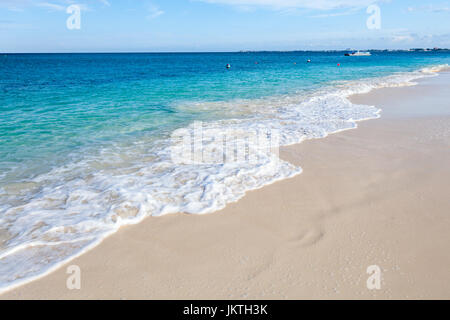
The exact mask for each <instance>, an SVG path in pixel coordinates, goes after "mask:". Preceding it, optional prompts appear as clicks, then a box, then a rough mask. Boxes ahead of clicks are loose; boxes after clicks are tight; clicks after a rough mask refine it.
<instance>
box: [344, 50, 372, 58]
mask: <svg viewBox="0 0 450 320" xmlns="http://www.w3.org/2000/svg"><path fill="white" fill-rule="evenodd" d="M371 55H372V54H371V53H370V52H369V51H356V52H352V53H346V54H345V56H347V57H368V56H371Z"/></svg>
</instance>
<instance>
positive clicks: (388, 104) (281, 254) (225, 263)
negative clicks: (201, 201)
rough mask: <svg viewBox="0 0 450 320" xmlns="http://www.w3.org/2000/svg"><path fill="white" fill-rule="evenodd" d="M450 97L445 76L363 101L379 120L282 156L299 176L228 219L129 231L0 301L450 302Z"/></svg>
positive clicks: (232, 208)
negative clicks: (374, 285) (74, 270)
mask: <svg viewBox="0 0 450 320" xmlns="http://www.w3.org/2000/svg"><path fill="white" fill-rule="evenodd" d="M449 89H450V73H448V72H447V73H445V72H444V73H441V74H440V75H439V76H438V77H434V78H426V79H422V80H420V81H419V85H417V86H412V87H402V88H389V89H379V90H375V91H373V92H371V93H369V94H365V95H359V96H354V97H352V100H353V101H354V102H356V103H364V104H369V105H375V106H377V107H379V108H381V109H382V110H383V112H382V115H381V118H380V119H377V120H370V121H364V122H360V123H359V128H358V129H356V130H349V131H345V132H341V133H338V134H335V135H331V136H329V137H327V138H325V139H320V140H310V141H306V142H304V143H302V144H299V145H295V146H291V147H287V148H283V149H282V150H281V156H282V158H283V159H286V160H288V161H290V162H292V163H294V164H297V165H300V166H301V167H302V168H303V170H304V171H303V173H302V174H301V175H298V176H296V177H295V178H292V179H288V180H284V181H281V182H278V183H275V184H272V185H270V186H268V187H265V188H263V189H260V190H256V191H252V192H249V193H248V194H247V195H246V196H245V197H244V198H243V199H242V200H241V201H239V202H237V203H233V204H230V205H229V206H228V207H227V208H226V209H224V210H222V211H220V212H216V213H213V214H209V215H203V216H200V215H184V214H177V215H169V216H164V217H160V218H148V219H146V220H145V221H144V222H142V223H140V224H138V225H134V226H129V227H125V228H123V229H121V230H120V231H119V232H117V233H116V234H114V235H112V236H110V237H109V238H107V239H105V240H104V241H103V243H102V244H101V245H99V246H98V247H96V248H94V249H93V250H91V251H89V252H87V253H86V254H84V255H82V256H80V257H78V258H76V259H74V260H73V261H71V262H70V263H69V264H67V265H66V266H63V267H61V268H60V269H58V270H57V271H55V272H53V273H51V274H50V275H48V276H45V277H43V278H41V279H39V280H36V281H33V282H31V283H28V284H26V285H23V286H21V287H19V288H16V289H14V290H11V291H9V292H6V293H4V294H3V295H1V296H0V298H1V299H348V298H350V299H450V272H449V270H450V250H449V245H450V197H449V190H450V148H449V147H450V90H449ZM69 265H77V266H79V267H80V270H81V289H80V290H68V289H67V287H66V280H67V278H68V276H69V275H68V274H67V273H66V269H67V266H69ZM371 265H377V266H379V267H380V269H381V288H380V289H379V290H369V289H368V288H367V285H366V280H367V278H368V277H369V274H367V272H366V271H367V268H368V267H369V266H371Z"/></svg>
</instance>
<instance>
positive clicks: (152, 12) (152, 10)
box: [147, 4, 165, 19]
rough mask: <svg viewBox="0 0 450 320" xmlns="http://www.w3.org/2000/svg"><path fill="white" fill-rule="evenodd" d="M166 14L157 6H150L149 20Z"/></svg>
mask: <svg viewBox="0 0 450 320" xmlns="http://www.w3.org/2000/svg"><path fill="white" fill-rule="evenodd" d="M164 13H165V12H164V11H162V10H160V9H159V7H158V6H155V5H153V4H150V5H149V6H148V15H147V18H148V19H156V18H158V17H159V16H161V15H163V14H164Z"/></svg>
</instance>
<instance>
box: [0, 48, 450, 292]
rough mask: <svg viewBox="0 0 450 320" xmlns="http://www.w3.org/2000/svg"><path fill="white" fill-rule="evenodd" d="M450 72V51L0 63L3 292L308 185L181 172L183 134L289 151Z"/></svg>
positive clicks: (270, 169)
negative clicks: (67, 264)
mask: <svg viewBox="0 0 450 320" xmlns="http://www.w3.org/2000/svg"><path fill="white" fill-rule="evenodd" d="M308 59H311V63H306V61H307V60H308ZM449 62H450V52H443V51H438V52H434V51H433V52H374V53H373V55H372V56H371V57H344V53H343V52H331V53H330V52H287V53H279V52H276V53H275V52H267V53H198V54H196V53H189V54H187V53H186V54H181V53H180V54H12V55H10V54H8V55H0V289H1V288H2V287H4V288H6V287H10V286H11V285H15V284H17V283H20V282H21V281H25V280H27V279H31V278H33V277H35V276H39V275H41V274H43V273H44V272H45V271H48V270H51V268H53V267H54V266H56V265H57V264H58V263H60V262H62V261H64V260H66V259H69V258H70V257H73V256H74V255H75V254H78V253H80V252H82V251H83V250H85V249H86V248H89V247H91V246H93V245H95V244H96V243H98V241H99V240H101V239H102V238H103V237H104V236H106V235H108V234H110V233H112V232H114V231H115V230H117V228H118V227H120V226H121V225H123V224H127V223H135V222H137V221H139V219H141V218H143V217H145V216H148V215H160V214H166V213H171V212H177V211H184V212H189V213H208V212H212V211H214V210H217V209H220V208H222V207H223V206H225V205H226V203H228V202H230V201H235V200H237V199H239V198H240V197H242V195H243V194H244V193H245V191H246V190H250V189H255V188H258V187H261V186H263V185H266V184H268V183H271V182H273V181H276V180H279V179H283V178H286V177H290V176H292V175H295V174H298V173H299V172H300V171H301V169H299V168H295V167H293V166H291V165H289V164H287V163H282V164H277V165H274V163H273V162H272V159H265V160H264V161H265V162H262V163H259V164H258V165H253V166H251V165H247V164H246V165H242V166H234V167H233V166H230V165H222V164H220V165H208V166H206V165H204V166H187V167H186V166H180V165H177V164H174V163H172V162H171V161H170V157H169V155H168V151H167V150H168V148H169V147H170V143H169V141H170V140H169V138H170V135H171V134H172V132H173V131H174V130H176V129H179V128H189V127H190V126H192V123H193V122H195V121H202V122H204V123H207V124H208V125H209V126H211V128H210V129H211V130H217V131H214V132H216V133H217V134H219V133H220V132H223V131H227V130H231V128H232V129H233V130H237V129H236V128H238V129H239V130H243V131H246V130H250V129H251V128H253V127H254V126H256V125H260V126H261V125H263V126H266V127H270V128H271V129H276V130H278V131H279V132H281V137H282V139H281V144H290V143H297V142H301V141H302V140H304V139H307V138H313V137H322V136H325V135H326V134H329V133H332V132H336V131H339V130H345V129H350V128H354V127H355V126H356V124H355V122H354V121H353V120H359V119H366V118H373V117H376V116H377V115H378V111H379V110H377V109H376V108H375V107H370V106H355V105H351V104H350V103H349V102H348V101H347V100H346V99H345V97H346V95H348V94H350V93H356V92H365V91H367V90H370V89H371V88H373V87H380V86H391V85H404V84H405V82H409V81H411V80H413V79H415V78H418V77H421V76H429V75H430V74H432V73H429V72H423V71H422V72H420V71H418V70H420V69H423V68H427V67H428V68H429V67H430V66H436V65H443V64H448V63H449ZM228 63H229V64H231V69H229V70H227V69H226V68H225V66H226V64H228ZM338 64H340V66H338ZM358 80H361V81H358ZM179 181H182V182H179ZM18 261H26V263H23V267H20V268H19V267H17V262H18Z"/></svg>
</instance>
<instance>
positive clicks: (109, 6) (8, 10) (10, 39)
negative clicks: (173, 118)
mask: <svg viewBox="0 0 450 320" xmlns="http://www.w3.org/2000/svg"><path fill="white" fill-rule="evenodd" d="M373 3H375V4H376V5H378V6H379V8H380V13H381V15H380V16H381V28H380V29H368V28H367V25H366V21H367V19H368V18H369V16H370V14H368V13H367V12H366V10H367V7H368V6H369V5H370V4H373ZM71 4H78V5H79V6H80V7H81V29H79V30H69V29H68V28H67V27H66V20H67V19H68V17H69V16H70V14H68V13H67V12H66V9H67V7H68V6H70V5H71ZM411 47H450V1H447V0H444V1H443V0H436V1H425V0H421V1H419V0H411V1H407V0H390V1H389V0H384V1H373V0H334V1H333V0H308V1H307V0H79V1H78V0H0V52H117V51H122V52H123V51H145V52H147V51H149V52H151V51H237V50H297V49H301V50H311V49H314V50H322V49H345V48H356V49H359V48H360V49H365V48H389V49H394V48H411Z"/></svg>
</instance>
